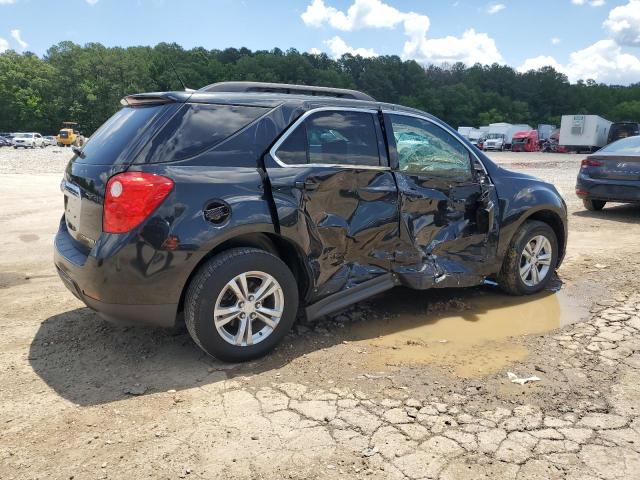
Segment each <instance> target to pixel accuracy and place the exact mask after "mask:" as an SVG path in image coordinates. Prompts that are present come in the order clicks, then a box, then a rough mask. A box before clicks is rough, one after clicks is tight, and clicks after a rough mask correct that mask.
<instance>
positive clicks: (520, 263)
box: [498, 220, 559, 295]
mask: <svg viewBox="0 0 640 480" xmlns="http://www.w3.org/2000/svg"><path fill="white" fill-rule="evenodd" d="M558 253H559V249H558V239H557V237H556V234H555V232H554V231H553V229H552V228H551V227H550V226H549V225H548V224H546V223H544V222H539V221H537V220H527V221H526V222H524V223H523V224H522V226H521V227H520V229H519V230H518V231H517V232H516V234H515V235H514V238H513V240H512V241H511V245H510V246H509V250H508V251H507V254H506V256H505V258H504V262H503V264H502V270H501V271H500V274H499V275H498V283H499V284H500V287H501V288H502V289H503V290H504V291H505V292H507V293H509V294H511V295H530V294H533V293H537V292H539V291H541V290H543V289H544V288H545V287H546V286H547V284H548V283H549V282H550V281H551V278H552V277H553V272H554V271H555V269H556V266H557V264H558Z"/></svg>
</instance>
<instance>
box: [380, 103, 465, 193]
mask: <svg viewBox="0 0 640 480" xmlns="http://www.w3.org/2000/svg"><path fill="white" fill-rule="evenodd" d="M388 117H389V119H390V120H391V126H392V128H393V136H394V138H395V141H396V150H397V152H398V169H399V170H400V171H401V172H407V173H414V174H424V175H425V176H431V177H440V178H445V179H448V180H453V181H468V180H471V179H472V178H473V177H472V169H471V158H470V156H469V151H468V150H467V149H466V148H465V147H464V145H463V144H462V143H461V142H460V141H459V140H457V139H456V138H455V137H454V136H453V135H450V134H449V133H447V132H446V131H444V130H443V129H442V128H440V127H438V126H437V125H434V124H433V123H431V122H428V121H426V120H422V119H420V118H416V117H409V116H405V115H394V114H390V115H389V116H388Z"/></svg>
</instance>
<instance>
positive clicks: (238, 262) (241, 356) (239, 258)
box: [184, 248, 298, 362]
mask: <svg viewBox="0 0 640 480" xmlns="http://www.w3.org/2000/svg"><path fill="white" fill-rule="evenodd" d="M242 274H246V278H247V281H246V284H247V285H248V290H249V293H251V292H253V293H259V290H260V287H262V286H264V285H265V283H264V282H269V281H270V282H271V283H270V284H272V282H273V281H275V282H276V284H277V286H279V287H280V289H279V291H278V290H276V292H275V293H272V294H270V295H267V296H266V297H264V299H263V300H264V302H265V304H267V303H268V305H262V307H260V305H258V306H257V307H256V308H259V310H255V309H254V308H253V307H254V306H255V305H257V304H258V302H255V303H254V301H251V303H250V302H249V301H248V300H251V299H252V298H253V296H250V295H245V296H244V297H242V298H241V297H240V296H239V295H237V294H235V293H234V289H233V287H231V286H230V285H231V283H232V280H236V279H237V278H239V276H240V275H242ZM259 275H263V276H265V277H270V280H268V279H267V278H265V279H259V278H258V276H259ZM258 281H260V283H257V282H258ZM233 285H234V286H235V288H236V289H238V288H240V289H242V288H243V287H242V286H239V284H238V283H235V282H234V283H233ZM240 285H241V284H240ZM269 290H271V288H268V291H269ZM235 291H240V290H235ZM245 297H246V299H248V300H246V299H245V300H246V301H245V302H243V301H242V300H243V298H245ZM240 307H242V309H241V308H240ZM225 309H226V310H227V313H225V314H223V315H221V316H219V317H217V318H218V319H220V326H218V327H216V323H215V321H214V319H215V318H216V316H217V315H218V313H219V312H222V311H223V310H225ZM231 309H233V312H239V313H235V314H233V313H232V311H231ZM265 309H266V310H269V311H280V312H281V315H280V317H279V320H276V322H273V320H274V318H276V316H269V317H267V318H269V319H270V320H271V321H272V322H273V323H275V327H273V328H272V327H271V326H269V325H268V324H267V323H264V322H262V320H261V319H260V318H259V317H256V319H254V320H253V321H251V320H250V319H249V317H250V316H251V315H254V316H255V315H262V314H260V313H256V312H260V311H262V312H264V311H265ZM245 312H246V313H245ZM249 312H252V313H249ZM297 312H298V286H297V282H296V279H295V278H294V276H293V274H292V273H291V270H289V268H288V267H287V265H286V264H285V263H284V262H283V261H282V260H280V259H279V258H278V257H276V256H275V255H272V254H271V253H268V252H265V251H264V250H259V249H257V248H233V249H230V250H227V251H225V252H222V253H219V254H218V255H216V256H215V257H213V258H211V259H210V260H208V261H207V262H206V263H205V264H204V265H202V266H201V267H200V269H199V270H198V272H197V273H196V275H195V276H194V277H193V279H192V280H191V282H190V283H189V286H188V288H187V294H186V298H185V309H184V314H185V315H184V317H185V324H186V326H187V330H188V331H189V334H190V335H191V338H193V340H194V342H195V343H196V344H197V345H198V346H199V347H200V348H201V349H202V350H204V351H205V352H206V353H207V354H209V355H211V356H213V357H216V358H218V359H219V360H223V361H227V362H244V361H248V360H253V359H256V358H259V357H262V356H264V355H266V354H267V353H268V352H269V351H271V350H272V349H273V348H274V347H275V346H276V345H277V344H278V343H280V341H281V340H282V339H283V338H284V336H285V335H286V334H287V333H288V332H289V330H290V329H291V326H292V325H293V322H294V321H295V318H296V314H297ZM224 315H228V316H224ZM240 316H244V322H245V323H246V324H249V325H251V329H252V330H251V331H252V333H253V335H252V336H251V341H248V339H249V336H248V335H246V334H243V335H239V333H240V327H241V325H243V320H242V319H241V318H240ZM230 317H232V318H233V320H231V321H228V323H227V322H225V321H224V320H226V319H228V318H230ZM244 332H246V330H244ZM263 335H264V338H261V337H262V336H263ZM239 337H242V338H240V340H238V338H239ZM254 337H255V338H254Z"/></svg>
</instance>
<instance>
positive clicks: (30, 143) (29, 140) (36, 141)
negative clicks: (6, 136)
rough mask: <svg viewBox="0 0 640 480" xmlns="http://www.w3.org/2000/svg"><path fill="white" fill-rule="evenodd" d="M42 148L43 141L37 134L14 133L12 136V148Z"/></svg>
mask: <svg viewBox="0 0 640 480" xmlns="http://www.w3.org/2000/svg"><path fill="white" fill-rule="evenodd" d="M44 146H45V145H44V139H43V138H42V135H40V134H39V133H35V132H29V133H16V134H14V136H13V148H18V147H22V148H36V147H40V148H44Z"/></svg>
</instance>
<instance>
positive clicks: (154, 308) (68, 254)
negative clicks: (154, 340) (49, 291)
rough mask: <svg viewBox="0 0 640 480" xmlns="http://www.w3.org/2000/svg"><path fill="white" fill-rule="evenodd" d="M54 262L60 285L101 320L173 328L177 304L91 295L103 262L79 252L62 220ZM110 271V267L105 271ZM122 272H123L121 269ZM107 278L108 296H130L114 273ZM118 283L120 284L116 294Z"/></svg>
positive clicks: (100, 276) (101, 274) (95, 290)
mask: <svg viewBox="0 0 640 480" xmlns="http://www.w3.org/2000/svg"><path fill="white" fill-rule="evenodd" d="M54 263H55V266H56V270H57V272H58V275H59V276H60V279H61V280H62V282H63V283H64V285H65V286H66V287H67V288H68V289H69V291H70V292H71V293H73V294H74V295H75V296H76V297H77V298H78V299H80V300H81V301H82V302H84V304H85V305H87V307H89V308H91V309H92V310H94V311H96V312H97V313H98V315H100V316H101V317H102V318H104V319H105V320H108V321H111V322H115V323H124V324H138V325H150V326H156V327H165V328H169V327H173V326H174V325H175V324H176V317H177V311H178V304H177V303H167V304H129V303H118V302H108V301H104V300H103V299H98V298H95V297H99V296H100V290H101V285H100V284H101V283H103V282H104V279H105V272H104V271H102V270H104V268H105V264H104V261H98V260H97V259H95V257H91V256H90V255H89V256H87V255H85V254H84V253H83V252H81V251H79V250H78V249H77V248H76V247H75V245H74V244H73V242H72V241H71V237H70V236H69V234H68V232H67V230H66V226H64V222H63V223H61V226H60V230H59V231H58V234H57V235H56V238H55V246H54ZM109 272H110V273H113V272H114V270H111V269H110V270H109ZM122 274H123V275H126V272H122ZM110 276H111V277H112V278H109V295H110V297H111V298H118V297H120V298H123V299H126V298H127V297H130V295H129V291H128V287H127V285H126V282H122V281H121V279H118V278H117V277H115V276H112V275H110ZM118 285H122V287H120V288H121V290H122V291H121V292H120V295H119V294H118Z"/></svg>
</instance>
